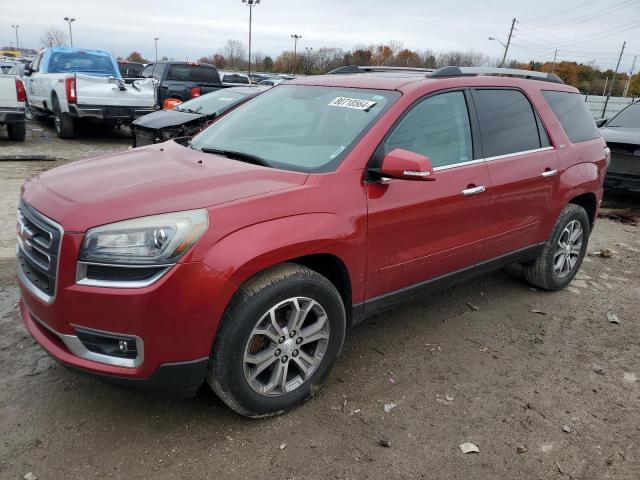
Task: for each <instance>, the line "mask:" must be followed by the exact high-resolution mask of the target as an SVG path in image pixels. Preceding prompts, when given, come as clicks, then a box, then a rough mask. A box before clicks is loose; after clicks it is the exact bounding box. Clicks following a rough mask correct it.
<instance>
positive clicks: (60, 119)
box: [53, 97, 75, 139]
mask: <svg viewBox="0 0 640 480" xmlns="http://www.w3.org/2000/svg"><path fill="white" fill-rule="evenodd" d="M53 123H54V126H55V127H56V133H57V134H58V138H62V139H66V138H73V135H74V133H75V128H74V124H73V117H72V116H71V115H69V114H68V113H63V112H62V110H61V108H60V102H58V99H57V98H56V97H54V98H53Z"/></svg>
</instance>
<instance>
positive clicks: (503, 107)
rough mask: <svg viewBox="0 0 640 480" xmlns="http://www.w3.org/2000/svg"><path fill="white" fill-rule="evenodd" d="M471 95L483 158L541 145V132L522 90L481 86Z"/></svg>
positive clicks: (526, 149) (535, 147)
mask: <svg viewBox="0 0 640 480" xmlns="http://www.w3.org/2000/svg"><path fill="white" fill-rule="evenodd" d="M473 98H474V101H475V105H476V110H477V112H478V121H479V122H480V133H481V137H482V151H483V154H484V157H485V158H490V157H497V156H501V155H510V154H513V153H519V152H526V151H528V150H535V149H538V148H540V147H541V141H540V137H541V133H542V132H540V131H539V130H538V122H537V120H536V115H535V113H534V111H533V107H532V106H531V103H530V102H529V100H528V99H527V97H526V96H525V95H524V94H523V93H522V92H520V91H518V90H507V89H495V90H493V89H486V90H485V89H481V90H475V91H474V93H473ZM540 126H542V125H540ZM543 130H544V129H543ZM544 135H546V132H545V133H544ZM546 143H548V141H547V142H546ZM545 146H547V145H545Z"/></svg>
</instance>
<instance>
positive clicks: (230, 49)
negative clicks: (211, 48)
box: [222, 39, 247, 68]
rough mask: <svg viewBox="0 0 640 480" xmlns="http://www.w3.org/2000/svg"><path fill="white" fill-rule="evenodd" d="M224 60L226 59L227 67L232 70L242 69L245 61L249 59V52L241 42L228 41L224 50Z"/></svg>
mask: <svg viewBox="0 0 640 480" xmlns="http://www.w3.org/2000/svg"><path fill="white" fill-rule="evenodd" d="M222 51H223V55H224V58H225V59H226V63H227V66H229V67H230V68H241V67H242V66H243V65H244V63H245V59H246V58H247V50H246V49H245V47H244V43H242V42H241V41H239V40H232V39H230V40H227V43H226V44H225V46H224V48H223V49H222Z"/></svg>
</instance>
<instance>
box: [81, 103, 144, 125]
mask: <svg viewBox="0 0 640 480" xmlns="http://www.w3.org/2000/svg"><path fill="white" fill-rule="evenodd" d="M155 111H156V110H155V108H154V107H121V106H103V105H76V104H69V114H70V115H72V116H74V117H78V118H97V119H100V120H105V121H112V122H116V123H131V122H133V121H134V120H135V119H137V118H139V117H142V116H143V115H147V114H148V113H152V112H155Z"/></svg>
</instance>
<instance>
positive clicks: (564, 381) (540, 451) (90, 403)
mask: <svg viewBox="0 0 640 480" xmlns="http://www.w3.org/2000/svg"><path fill="white" fill-rule="evenodd" d="M30 127H31V128H30V131H29V135H30V136H29V137H28V139H27V141H26V142H25V143H24V144H22V145H19V146H16V145H15V144H13V143H10V142H9V141H7V140H4V138H3V134H4V132H0V155H7V154H10V153H11V152H16V153H25V152H26V153H34V152H37V153H45V154H48V155H52V156H54V157H56V158H60V159H61V160H56V161H53V162H30V161H23V162H11V161H8V162H7V161H3V162H0V182H1V183H0V202H1V204H0V223H1V229H0V479H3V480H4V479H22V478H23V477H24V475H25V474H27V473H29V472H32V473H33V474H34V475H36V476H37V478H39V479H41V480H42V479H107V478H157V479H176V478H189V479H191V478H194V479H196V478H197V479H200V478H211V479H220V478H224V479H245V478H247V479H328V478H331V479H333V478H335V479H378V478H384V479H409V478H424V479H487V480H489V479H490V480H495V479H510V480H512V479H535V478H539V479H636V480H637V479H638V478H640V382H639V381H638V378H639V377H640V311H639V303H640V301H639V299H640V269H639V265H640V227H638V226H633V225H628V224H623V223H619V222H616V221H613V220H609V219H600V220H599V221H598V222H597V226H596V228H595V231H594V232H593V235H592V237H591V241H590V246H589V251H595V250H599V249H601V248H608V249H611V250H612V251H613V256H612V258H601V257H597V256H590V257H588V258H587V259H586V261H585V263H584V264H583V267H582V270H581V272H580V274H579V276H578V278H577V279H576V280H574V282H573V283H572V284H571V286H570V287H568V288H567V289H566V290H563V291H560V292H556V293H548V292H542V291H539V290H536V289H533V288H531V287H530V286H529V285H528V284H526V283H525V282H524V280H523V278H522V272H521V271H520V269H519V268H517V267H511V268H508V269H505V270H502V271H499V272H496V273H494V274H491V275H488V276H485V277H482V278H479V279H477V280H475V281H471V282H468V283H465V284H462V285H460V286H457V287H455V288H451V289H449V290H447V291H445V292H443V293H441V294H438V295H433V296H430V297H429V298H425V299H423V300H419V301H414V302H412V303H409V304H407V305H405V306H403V307H400V308H397V309H395V310H393V311H391V312H388V313H386V314H384V315H379V316H376V317H372V318H370V319H369V320H367V321H365V322H364V323H362V324H360V325H358V326H356V327H355V328H353V329H351V330H350V331H349V332H348V333H347V339H346V342H345V347H344V350H343V353H342V356H341V358H340V359H339V361H338V364H337V368H336V370H335V372H334V373H333V374H332V376H331V377H330V379H329V380H328V382H327V383H326V385H325V386H324V387H323V388H322V389H321V390H320V391H319V392H318V393H317V395H316V396H315V397H314V398H313V399H312V400H311V401H309V402H308V403H307V404H305V405H304V406H302V407H301V408H299V409H297V410H295V411H293V412H291V413H288V414H285V415H282V416H279V417H275V418H272V419H267V420H247V419H244V418H242V417H239V416H237V415H235V414H234V413H232V412H231V411H230V410H229V409H228V408H226V407H225V406H224V405H223V404H222V402H220V401H219V400H218V399H217V398H216V397H215V396H214V395H213V394H212V393H211V392H210V391H209V390H208V389H207V388H206V387H203V388H202V389H201V391H200V392H199V394H198V396H197V397H196V398H193V399H190V400H181V401H178V400H168V399H166V398H162V397H160V396H153V395H146V394H142V393H140V392H135V391H130V390H123V389H117V388H114V387H110V386H106V385H104V384H102V383H100V382H97V381H95V380H93V379H91V378H87V377H84V376H82V375H79V374H77V373H74V372H71V371H69V370H67V369H65V368H63V367H62V366H60V365H58V364H57V363H55V362H54V361H53V360H51V359H50V358H49V357H48V356H47V355H46V354H45V353H44V351H43V350H42V349H41V348H40V347H39V346H38V345H37V344H36V343H35V342H34V341H33V340H32V339H31V337H30V336H29V335H28V333H27V332H26V330H25V328H24V327H23V326H22V323H21V321H20V319H19V316H18V310H17V307H16V302H17V299H18V294H17V287H16V283H15V280H14V268H13V259H12V257H13V254H14V251H15V250H14V249H15V240H14V222H15V217H14V215H15V213H14V212H15V210H16V206H17V201H18V194H19V187H20V184H21V182H22V181H23V179H25V178H27V177H28V176H30V175H33V174H34V173H36V172H38V171H42V170H45V169H48V168H51V167H54V166H56V165H58V164H60V163H63V162H65V161H69V160H75V159H78V158H82V157H84V156H88V155H96V154H98V153H102V152H109V151H117V150H123V149H126V148H127V146H128V144H129V142H130V139H129V138H128V137H127V135H128V132H127V131H126V130H122V131H119V132H115V135H114V132H105V133H104V134H99V135H95V134H92V135H85V136H83V138H81V139H78V140H73V141H61V140H58V139H56V138H53V134H52V130H51V128H50V126H48V125H43V124H38V123H34V124H31V125H30ZM36 129H38V130H36ZM638 203H640V202H636V206H637V205H638ZM607 312H612V313H614V314H615V315H617V317H618V318H619V320H620V323H619V324H615V323H611V322H609V321H608V319H607ZM391 404H395V407H392V405H391ZM385 406H386V407H387V408H386V409H385ZM385 410H388V412H387V411H385ZM380 440H387V441H389V442H390V447H383V446H381V445H380V444H379V442H380ZM465 442H472V443H474V444H476V445H477V446H478V448H479V450H480V452H479V453H471V454H466V455H465V454H463V453H462V451H461V449H460V447H459V445H461V444H463V443H465Z"/></svg>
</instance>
